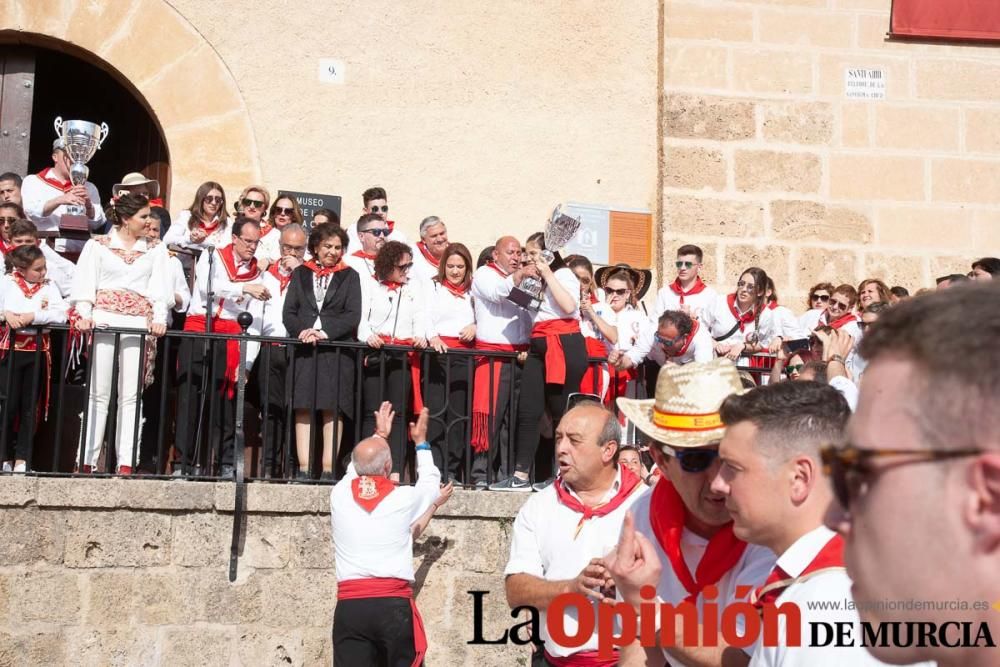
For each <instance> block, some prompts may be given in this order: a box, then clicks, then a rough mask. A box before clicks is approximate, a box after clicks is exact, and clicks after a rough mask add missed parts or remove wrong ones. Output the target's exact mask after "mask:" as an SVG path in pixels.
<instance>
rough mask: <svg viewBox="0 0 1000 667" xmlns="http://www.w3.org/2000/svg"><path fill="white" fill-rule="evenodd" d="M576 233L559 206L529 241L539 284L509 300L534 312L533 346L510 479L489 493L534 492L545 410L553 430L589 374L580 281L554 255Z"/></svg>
mask: <svg viewBox="0 0 1000 667" xmlns="http://www.w3.org/2000/svg"><path fill="white" fill-rule="evenodd" d="M579 228H580V220H578V219H574V218H571V217H569V216H568V215H565V214H563V213H561V212H560V210H559V208H558V207H557V208H556V210H555V212H553V214H552V218H551V220H549V223H548V224H547V225H546V227H545V233H544V234H542V233H541V232H538V233H535V234H532V235H531V236H529V237H528V242H527V244H526V247H527V249H528V256H529V257H530V258H531V260H532V261H533V262H534V264H535V267H536V268H537V269H538V275H539V276H540V280H539V279H536V278H533V277H528V278H525V279H524V280H522V281H521V285H520V287H518V288H514V289H513V290H511V296H510V297H509V298H510V300H511V301H514V302H515V303H517V304H518V305H520V306H521V307H523V308H526V309H527V310H528V311H529V312H531V313H532V327H531V346H530V348H529V350H528V358H527V359H526V360H525V362H524V372H523V374H522V376H521V395H520V398H519V403H518V410H517V450H516V452H515V464H514V474H513V475H512V476H511V477H508V478H507V479H505V480H503V481H500V482H497V483H496V484H492V485H490V490H491V491H531V490H532V486H531V484H530V482H529V481H528V475H529V472H530V470H531V466H532V465H533V464H534V462H535V451H536V450H537V449H538V440H539V437H540V429H541V421H542V417H543V416H544V413H545V409H546V408H548V411H549V413H550V414H551V416H552V423H553V428H554V427H555V426H557V425H558V424H559V419H560V418H561V417H562V415H563V412H565V411H566V399H567V398H568V397H569V395H570V394H572V393H575V392H578V391H580V380H581V378H583V374H584V372H585V371H586V370H587V346H586V344H585V343H584V340H583V334H581V333H580V281H579V280H578V279H577V277H576V274H574V273H573V271H571V270H570V269H569V268H568V267H567V266H566V264H565V263H564V262H563V260H562V257H560V256H559V253H558V252H556V251H558V250H559V249H560V248H562V247H563V246H565V245H566V244H567V243H569V241H570V240H571V239H572V238H573V236H574V235H575V234H576V232H577V230H578V229H579ZM542 486H545V485H539V488H541V487H542Z"/></svg>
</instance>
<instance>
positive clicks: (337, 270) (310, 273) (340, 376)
mask: <svg viewBox="0 0 1000 667" xmlns="http://www.w3.org/2000/svg"><path fill="white" fill-rule="evenodd" d="M346 249H347V232H345V231H344V230H343V229H341V228H340V227H338V226H335V225H330V224H323V225H316V227H314V228H313V230H312V232H311V233H310V234H309V251H310V252H311V253H312V256H313V259H311V260H309V261H307V262H305V263H304V264H302V265H301V266H299V267H298V268H296V269H295V270H294V271H292V275H291V280H290V282H289V283H288V292H287V293H286V294H285V304H284V310H283V317H282V319H283V322H284V325H285V329H286V330H287V331H288V335H289V336H290V337H293V338H298V339H299V340H300V341H301V342H302V343H305V344H304V345H297V346H295V348H294V356H293V361H292V363H291V365H290V367H289V368H290V369H293V370H294V372H292V370H290V373H291V374H292V386H293V389H292V407H293V408H294V409H295V449H296V452H297V454H298V463H299V470H298V475H297V477H298V478H299V479H306V478H308V477H309V450H310V449H311V447H310V444H311V443H312V442H313V437H312V422H313V414H314V411H316V410H319V411H320V412H321V414H322V419H323V455H322V461H323V473H322V479H330V480H332V479H333V454H334V451H335V450H336V447H337V446H339V444H340V435H341V431H342V424H343V422H342V417H347V418H353V416H354V358H353V355H351V354H350V353H348V352H343V351H341V350H339V349H337V348H336V347H332V346H326V345H322V346H318V347H317V344H318V343H321V342H326V341H350V340H354V335H355V332H356V331H357V328H358V323H359V322H360V321H361V281H360V279H359V278H358V273H357V271H355V270H354V269H352V268H351V267H349V266H347V265H346V264H344V262H343V261H342V260H343V257H344V251H345V250H346ZM335 424H336V428H335V427H334V425H335Z"/></svg>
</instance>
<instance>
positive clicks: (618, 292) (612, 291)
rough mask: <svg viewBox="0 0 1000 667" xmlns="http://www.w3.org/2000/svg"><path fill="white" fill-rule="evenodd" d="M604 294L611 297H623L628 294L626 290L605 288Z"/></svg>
mask: <svg viewBox="0 0 1000 667" xmlns="http://www.w3.org/2000/svg"><path fill="white" fill-rule="evenodd" d="M604 293H605V294H610V295H612V296H625V295H626V294H628V288H627V287H623V288H621V289H611V288H610V287H605V288H604Z"/></svg>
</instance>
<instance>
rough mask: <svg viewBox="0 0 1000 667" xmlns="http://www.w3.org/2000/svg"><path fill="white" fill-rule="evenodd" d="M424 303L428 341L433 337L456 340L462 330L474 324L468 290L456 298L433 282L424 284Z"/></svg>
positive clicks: (473, 312) (474, 317)
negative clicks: (446, 337)
mask: <svg viewBox="0 0 1000 667" xmlns="http://www.w3.org/2000/svg"><path fill="white" fill-rule="evenodd" d="M424 303H425V310H426V311H427V338H428V339H431V338H433V337H434V336H450V337H451V338H458V336H459V334H460V333H461V332H462V329H464V328H465V327H467V326H469V325H470V324H475V323H476V314H475V311H474V310H473V306H472V294H471V293H469V291H468V290H466V292H465V294H463V295H462V296H457V295H455V294H453V293H452V292H451V291H450V290H449V289H448V288H447V287H445V286H444V285H442V284H441V283H439V282H438V281H436V280H434V281H431V282H429V283H426V284H425V290H424Z"/></svg>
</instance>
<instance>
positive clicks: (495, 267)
mask: <svg viewBox="0 0 1000 667" xmlns="http://www.w3.org/2000/svg"><path fill="white" fill-rule="evenodd" d="M486 266H488V267H489V268H491V269H493V270H494V271H496V272H497V273H499V274H500V275H501V276H503V277H504V278H506V277H507V276H509V275H510V274H509V273H507V272H506V271H504V270H503V269H501V268H500V265H499V264H497V263H496V262H493V261H490V262H486Z"/></svg>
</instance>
